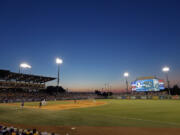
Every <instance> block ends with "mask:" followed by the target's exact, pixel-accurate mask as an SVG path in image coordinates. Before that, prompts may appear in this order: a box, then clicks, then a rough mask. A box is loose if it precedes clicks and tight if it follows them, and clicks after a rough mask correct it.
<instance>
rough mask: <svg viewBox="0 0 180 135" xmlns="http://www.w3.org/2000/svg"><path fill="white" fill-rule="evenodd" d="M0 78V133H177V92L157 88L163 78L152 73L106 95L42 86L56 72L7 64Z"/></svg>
mask: <svg viewBox="0 0 180 135" xmlns="http://www.w3.org/2000/svg"><path fill="white" fill-rule="evenodd" d="M0 78H1V81H0V102H1V103H0V128H1V129H0V131H1V133H2V134H7V133H9V132H10V133H16V134H42V135H43V134H44V135H45V134H48V135H49V134H57V135H58V134H59V135H109V134H113V135H126V134H135V135H136V134H137V135H151V134H153V135H169V134H173V135H178V134H179V132H180V117H179V114H180V108H178V106H179V105H180V100H179V99H180V98H179V96H177V95H176V96H173V95H169V94H168V92H167V91H163V92H161V91H159V90H158V88H160V89H163V87H164V83H162V80H160V81H155V79H156V80H158V79H157V78H154V77H143V78H142V77H141V78H138V79H136V80H135V81H134V82H132V83H131V85H132V87H131V88H132V92H127V93H118V94H117V93H116V94H115V93H114V94H112V93H111V95H110V94H107V95H106V94H104V93H102V94H101V92H99V93H98V94H97V92H94V93H93V92H89V93H88V92H67V91H66V90H64V89H63V88H62V87H58V88H57V87H55V88H53V87H46V83H47V82H48V81H52V80H55V79H56V78H53V77H45V76H39V75H32V74H24V73H15V72H11V71H9V70H0ZM58 80H59V79H58ZM158 82H159V85H158V86H157V83H158ZM139 83H140V84H139ZM140 85H142V87H140ZM143 89H144V90H143ZM145 90H147V91H145ZM142 91H145V92H142ZM17 132H18V133H17Z"/></svg>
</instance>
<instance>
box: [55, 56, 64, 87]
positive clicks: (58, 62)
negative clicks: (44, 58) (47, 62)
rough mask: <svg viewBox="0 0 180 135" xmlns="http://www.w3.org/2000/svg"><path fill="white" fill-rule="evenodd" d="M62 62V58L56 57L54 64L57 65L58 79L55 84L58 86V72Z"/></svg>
mask: <svg viewBox="0 0 180 135" xmlns="http://www.w3.org/2000/svg"><path fill="white" fill-rule="evenodd" d="M62 63H63V60H62V59H60V58H56V64H57V65H58V80H57V86H59V72H60V65H61V64H62Z"/></svg>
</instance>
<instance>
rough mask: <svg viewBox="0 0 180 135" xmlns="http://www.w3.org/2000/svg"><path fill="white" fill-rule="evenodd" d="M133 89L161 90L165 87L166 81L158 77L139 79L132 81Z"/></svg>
mask: <svg viewBox="0 0 180 135" xmlns="http://www.w3.org/2000/svg"><path fill="white" fill-rule="evenodd" d="M131 86H132V91H160V90H163V89H164V81H163V80H158V79H146V80H137V81H134V82H132V83H131Z"/></svg>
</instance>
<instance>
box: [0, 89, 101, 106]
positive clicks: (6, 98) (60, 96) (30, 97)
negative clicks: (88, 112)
mask: <svg viewBox="0 0 180 135" xmlns="http://www.w3.org/2000/svg"><path fill="white" fill-rule="evenodd" d="M94 98H100V97H99V96H97V95H95V94H94V93H73V92H64V93H58V92H57V93H48V92H46V91H17V90H12V89H11V90H7V89H6V90H0V102H1V103H11V102H22V101H24V102H31V101H42V100H46V101H54V100H74V99H77V100H79V99H80V100H81V99H94Z"/></svg>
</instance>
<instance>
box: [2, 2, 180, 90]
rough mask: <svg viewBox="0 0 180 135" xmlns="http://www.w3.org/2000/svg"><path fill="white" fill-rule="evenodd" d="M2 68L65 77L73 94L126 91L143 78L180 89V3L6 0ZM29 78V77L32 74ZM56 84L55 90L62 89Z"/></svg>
mask: <svg viewBox="0 0 180 135" xmlns="http://www.w3.org/2000/svg"><path fill="white" fill-rule="evenodd" d="M0 47H1V49H0V69H9V70H11V71H13V72H18V68H19V64H20V63H21V62H27V63H29V64H30V65H31V66H32V73H33V74H39V75H44V76H52V77H56V76H57V65H56V63H55V59H56V57H60V58H62V59H63V61H64V63H63V64H62V65H61V80H60V83H61V85H62V86H63V87H65V88H69V89H70V90H92V89H97V88H103V87H104V84H105V83H109V84H111V85H112V89H114V90H121V89H125V80H124V77H123V73H124V72H125V71H128V72H129V73H130V77H129V81H133V80H135V79H136V78H137V77H140V76H153V75H156V76H157V77H159V78H162V79H164V78H165V76H164V74H163V73H162V71H161V69H162V67H163V66H169V67H170V68H171V71H170V72H169V78H170V81H171V85H173V84H179V85H180V70H179V69H180V1H178V0H136V1H134V0H49V1H48V0H21V1H19V0H2V1H0ZM24 72H26V73H28V71H24ZM55 84H56V82H51V83H50V85H55Z"/></svg>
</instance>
